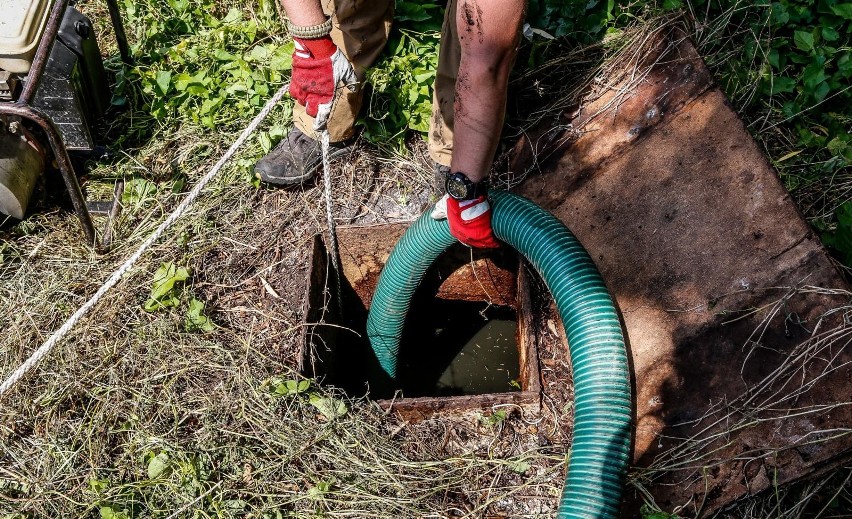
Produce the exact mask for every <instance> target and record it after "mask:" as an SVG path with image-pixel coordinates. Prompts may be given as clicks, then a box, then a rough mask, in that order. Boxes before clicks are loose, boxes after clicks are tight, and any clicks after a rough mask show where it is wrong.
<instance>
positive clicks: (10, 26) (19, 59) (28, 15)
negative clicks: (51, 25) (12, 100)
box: [0, 0, 50, 74]
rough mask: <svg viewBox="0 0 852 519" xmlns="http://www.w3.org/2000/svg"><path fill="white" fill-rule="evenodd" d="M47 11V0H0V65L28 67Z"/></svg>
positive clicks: (15, 69)
mask: <svg viewBox="0 0 852 519" xmlns="http://www.w3.org/2000/svg"><path fill="white" fill-rule="evenodd" d="M49 12H50V0H0V69H2V70H8V71H9V72H15V73H19V74H25V73H27V72H28V71H29V70H30V65H32V61H33V55H34V54H35V51H36V48H37V47H38V43H39V40H40V39H41V34H42V32H43V31H44V27H45V25H47V15H48V14H49Z"/></svg>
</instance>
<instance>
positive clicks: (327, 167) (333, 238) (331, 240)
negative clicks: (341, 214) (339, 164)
mask: <svg viewBox="0 0 852 519" xmlns="http://www.w3.org/2000/svg"><path fill="white" fill-rule="evenodd" d="M328 141H329V137H328V130H323V131H322V133H321V134H320V142H322V183H323V188H324V189H325V218H326V220H327V221H328V244H329V250H328V252H329V254H330V255H331V264H332V266H333V267H334V276H335V281H336V282H337V283H336V285H337V294H336V295H337V310H338V312H339V313H340V314H341V315H342V313H343V289H342V287H341V272H340V250H339V248H338V245H337V225H336V224H335V223H334V214H333V212H332V196H331V164H330V161H329V158H328V146H329V142H328Z"/></svg>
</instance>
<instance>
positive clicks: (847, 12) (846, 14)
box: [831, 3, 852, 20]
mask: <svg viewBox="0 0 852 519" xmlns="http://www.w3.org/2000/svg"><path fill="white" fill-rule="evenodd" d="M831 11H832V12H833V13H834V14H836V15H837V16H839V17H841V18H845V19H847V20H852V4H850V3H846V4H837V5H832V6H831Z"/></svg>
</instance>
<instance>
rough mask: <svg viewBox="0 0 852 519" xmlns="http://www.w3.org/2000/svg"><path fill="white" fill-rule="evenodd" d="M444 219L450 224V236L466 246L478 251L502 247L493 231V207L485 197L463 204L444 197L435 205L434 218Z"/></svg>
mask: <svg viewBox="0 0 852 519" xmlns="http://www.w3.org/2000/svg"><path fill="white" fill-rule="evenodd" d="M444 217H446V218H447V222H448V223H449V224H450V234H452V235H453V236H455V237H456V239H457V240H458V241H460V242H462V243H464V244H465V245H469V246H470V247H476V248H478V249H494V248H497V247H499V246H500V242H498V241H497V238H495V237H494V231H493V230H492V229H491V205H490V204H489V203H488V198H487V197H486V196H485V195H482V196H480V197H478V198H474V199H473V200H463V201H461V202H459V201H458V200H456V199H455V198H452V197H450V196H449V195H444V196H443V198H441V199H440V200H438V203H437V204H435V209H434V210H433V211H432V218H434V219H436V220H440V219H442V218H444Z"/></svg>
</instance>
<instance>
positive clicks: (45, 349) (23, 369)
mask: <svg viewBox="0 0 852 519" xmlns="http://www.w3.org/2000/svg"><path fill="white" fill-rule="evenodd" d="M289 86H290V84H289V83H287V84H285V85H284V86H282V87H281V88H280V89H279V90H278V92H276V93H275V95H274V96H272V98H271V99H270V100H269V101H267V102H266V105H265V106H264V107H263V109H262V110H261V111H260V113H259V114H257V115H256V116H255V118H254V119H252V121H251V123H250V124H249V125H248V126H247V127H246V129H245V130H243V132H242V133H241V134H240V136H239V137H238V138H237V140H236V141H234V143H233V144H231V147H230V148H228V151H226V152H225V154H224V155H222V158H220V159H219V161H218V162H216V164H215V165H214V166H213V168H211V169H210V171H209V172H207V174H206V175H204V177H203V178H202V179H201V180H200V181H199V182H198V184H197V185H196V186H195V187H194V188H193V189H192V191H190V192H189V194H188V195H187V197H186V198H185V199H184V200H183V202H181V203H180V205H178V206H177V208H176V209H175V210H174V212H172V214H170V215H169V217H168V218H166V220H165V221H164V222H163V223H161V224H160V226H159V227H157V230H155V231H154V233H153V234H151V236H149V237H148V239H147V240H145V242H144V243H143V244H142V245H140V246H139V248H138V249H137V250H136V252H134V253H133V255H132V256H130V257H129V258H127V261H125V262H124V263H123V264H122V265H121V266H120V267H118V269H117V270H116V271H115V272H113V273H112V276H110V277H109V279H107V280H106V282H105V283H104V284H103V285H101V287H100V288H99V289H98V291H97V292H95V295H93V296H92V297H91V298H90V299H89V300H88V301H86V302H85V303H84V304H83V306H81V307H80V308H79V309H78V310H77V311H76V312H74V315H72V316H71V317H69V318H68V320H67V321H65V323H64V324H63V325H62V326H60V327H59V329H58V330H56V331H55V332H53V335H51V336H50V338H49V339H48V340H47V341H46V342H45V343H44V344H42V345H41V346H40V347H39V349H37V350H36V351H35V353H33V354H32V355H31V356H30V358H28V359H27V360H26V361H25V362H24V363H23V364H21V365H20V367H18V369H16V370H15V372H14V373H12V374H11V375H9V377H8V378H7V379H6V380H5V381H3V384H2V385H0V397H2V396H3V395H4V394H5V393H6V392H7V391H9V390H10V389H11V388H12V386H14V385H15V383H17V382H18V381H19V380H20V379H21V377H23V376H24V375H25V374H26V373H27V372H28V371H29V370H31V369H32V368H34V367H35V366H36V364H38V363H39V361H41V359H42V358H44V356H45V355H47V354H48V353H49V352H50V350H52V349H53V347H54V346H56V344H57V343H59V341H60V340H62V339H63V338H64V337H65V336H66V335H68V332H69V331H71V328H73V327H74V325H76V324H77V323H78V322H79V321H80V320H81V319H82V318H83V317H84V316H85V315H86V314H87V313H88V312H89V310H91V309H92V307H94V306H95V304H97V303H98V301H100V299H101V298H102V297H103V296H104V294H106V293H107V291H109V289H111V288H112V287H114V286H115V285H116V284H117V283H118V282H119V281H120V280H121V278H122V276H124V274H126V273H127V271H128V270H130V268H131V267H133V265H134V264H135V263H136V262H137V261H138V260H139V258H140V257H142V254H144V253H145V251H147V250H148V249H149V248H150V247H151V245H153V244H154V242H156V241H157V240H158V239H159V238H160V237H161V236H162V235H163V233H164V232H166V230H167V229H168V228H169V227H171V226H172V224H173V223H175V221H176V220H177V219H178V218H180V217H181V216H183V214H184V213H185V212H186V210H187V209H188V208H189V206H190V205H191V204H192V203H193V202H194V201H195V199H196V198H198V196H199V195H200V194H201V190H202V189H204V187H205V186H206V185H207V184H208V183H210V181H211V180H213V178H214V177H215V176H216V175H217V174H218V173H219V170H221V169H222V167H223V166H224V165H225V164H226V163H227V162H228V161H229V160H230V159H231V157H232V156H233V155H234V153H236V151H237V149H239V148H240V146H242V145H243V143H244V142H245V141H246V139H248V138H249V137H250V136H251V134H252V133H254V131H255V130H256V129H257V127H258V126H259V125H260V123H261V122H263V120H264V119H265V118H266V116H267V115H269V112H271V111H272V109H273V108H274V107H275V105H276V104H277V103H278V101H280V100H281V98H282V97H283V96H284V94H285V93H287V90H288V88H289Z"/></svg>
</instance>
